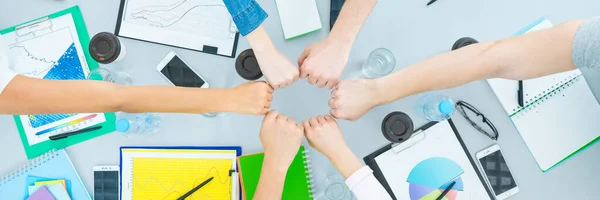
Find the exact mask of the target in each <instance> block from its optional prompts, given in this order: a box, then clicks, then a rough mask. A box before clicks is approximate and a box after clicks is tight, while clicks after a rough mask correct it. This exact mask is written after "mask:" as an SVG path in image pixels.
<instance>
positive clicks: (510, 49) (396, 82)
mask: <svg viewBox="0 0 600 200" xmlns="http://www.w3.org/2000/svg"><path fill="white" fill-rule="evenodd" d="M582 23H583V21H579V20H577V21H568V22H565V23H562V24H559V25H558V26H555V27H553V28H550V29H545V30H540V31H534V32H531V33H527V34H524V35H520V36H516V37H511V38H506V39H502V40H498V41H492V42H483V43H478V44H473V45H469V46H466V47H463V48H461V49H458V50H455V51H451V52H447V53H443V54H440V55H437V56H433V57H431V58H428V59H426V60H423V61H420V62H418V63H416V64H413V65H411V66H409V67H407V68H405V69H402V70H399V71H397V72H395V73H393V74H391V75H388V76H385V77H382V78H378V79H371V80H367V79H350V80H345V81H342V82H340V83H339V84H338V87H337V90H335V91H333V92H332V99H331V100H330V106H331V107H332V110H331V113H332V114H333V115H334V117H336V118H342V119H349V120H356V119H358V118H360V117H361V116H362V115H364V114H365V113H366V112H368V111H369V110H370V109H371V108H373V107H375V106H377V105H382V104H387V103H390V102H392V101H395V100H397V99H400V98H403V97H406V96H409V95H412V94H417V93H421V92H425V91H429V90H441V89H446V88H452V87H457V86H460V85H463V84H466V83H469V82H472V81H475V80H482V79H488V78H506V79H513V80H524V79H530V78H535V77H540V76H545V75H549V74H553V73H558V72H563V71H568V70H572V69H575V66H574V65H573V59H572V55H571V53H572V45H573V39H574V36H575V33H576V32H577V29H578V28H579V26H580V25H581V24H582ZM371 88H374V89H373V90H368V89H371ZM364 93H367V94H368V95H364V96H365V97H363V98H361V97H360V96H359V95H358V94H364ZM335 96H337V97H338V98H334V97H335ZM348 97H357V98H355V99H350V98H348Z"/></svg>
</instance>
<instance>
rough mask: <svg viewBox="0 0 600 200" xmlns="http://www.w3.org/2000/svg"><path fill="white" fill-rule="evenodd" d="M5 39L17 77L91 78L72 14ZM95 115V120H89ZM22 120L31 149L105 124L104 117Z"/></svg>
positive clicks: (41, 22)
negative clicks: (65, 134) (61, 135)
mask: <svg viewBox="0 0 600 200" xmlns="http://www.w3.org/2000/svg"><path fill="white" fill-rule="evenodd" d="M3 38H4V40H5V42H6V43H8V48H9V53H10V55H11V68H12V70H13V71H15V72H16V73H18V74H21V75H25V76H28V77H32V78H40V79H47V80H85V79H86V77H87V75H88V74H89V71H90V70H89V67H88V64H87V62H86V60H85V54H84V51H83V48H82V46H81V44H80V43H79V37H78V35H77V31H76V29H75V23H74V21H73V17H72V16H71V14H68V15H65V16H62V17H57V18H54V19H41V20H38V21H35V22H32V23H31V24H30V25H23V26H22V27H21V28H17V30H16V31H14V32H11V33H8V34H6V35H3ZM65 95H68V93H66V94H65ZM94 114H96V115H95V117H93V118H86V117H88V116H92V115H94ZM20 118H21V121H22V122H23V128H24V130H25V133H26V135H27V140H28V142H29V145H34V144H37V143H40V142H44V141H47V140H48V139H49V136H50V135H53V134H59V133H62V132H67V131H70V130H75V129H80V128H85V127H90V126H93V125H96V124H100V123H103V122H105V121H106V119H105V117H104V114H102V113H88V114H76V113H65V114H47V115H21V116H20ZM79 119H86V120H83V121H78V120H79ZM74 121H77V122H79V123H72V122H74ZM58 127H60V128H58Z"/></svg>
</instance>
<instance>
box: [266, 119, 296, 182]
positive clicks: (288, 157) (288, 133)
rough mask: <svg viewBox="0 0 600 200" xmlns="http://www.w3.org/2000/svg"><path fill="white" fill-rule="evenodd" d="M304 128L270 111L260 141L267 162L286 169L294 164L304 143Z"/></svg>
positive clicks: (292, 120)
mask: <svg viewBox="0 0 600 200" xmlns="http://www.w3.org/2000/svg"><path fill="white" fill-rule="evenodd" d="M303 132H304V127H302V125H301V124H296V121H294V119H292V118H288V117H287V116H285V115H283V114H280V113H278V112H277V111H270V112H269V113H267V115H266V116H265V119H264V120H263V124H262V129H261V130H260V141H261V142H262V145H263V148H264V150H265V160H269V161H271V162H275V163H277V166H279V167H282V168H284V167H285V169H286V171H287V168H288V167H289V166H290V164H292V161H293V160H294V157H296V154H297V153H298V149H299V148H300V143H301V142H302V133H303Z"/></svg>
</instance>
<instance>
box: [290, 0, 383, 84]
mask: <svg viewBox="0 0 600 200" xmlns="http://www.w3.org/2000/svg"><path fill="white" fill-rule="evenodd" d="M375 4H377V0H347V1H346V2H345V3H344V6H343V7H342V11H341V12H340V15H339V17H338V19H337V21H336V22H335V25H334V26H333V28H332V29H331V32H330V33H329V36H327V38H325V39H323V40H321V41H319V42H317V43H314V44H312V45H310V46H308V47H306V49H304V52H302V54H301V55H300V57H299V58H298V66H300V77H301V78H308V82H309V83H310V84H316V85H317V86H318V87H319V88H321V87H325V86H326V87H327V88H329V89H332V88H333V87H334V86H335V84H336V83H337V82H338V80H339V78H340V76H341V74H342V70H343V69H344V67H346V64H347V63H348V56H349V54H350V49H352V44H353V43H354V40H355V39H356V36H358V33H359V32H360V29H361V28H362V26H363V24H364V23H365V21H366V20H367V17H369V14H370V13H371V10H373V8H374V7H375Z"/></svg>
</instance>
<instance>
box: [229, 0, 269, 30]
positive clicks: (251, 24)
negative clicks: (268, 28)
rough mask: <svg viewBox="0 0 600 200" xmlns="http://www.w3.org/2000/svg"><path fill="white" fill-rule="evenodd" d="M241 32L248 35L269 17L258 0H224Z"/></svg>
mask: <svg viewBox="0 0 600 200" xmlns="http://www.w3.org/2000/svg"><path fill="white" fill-rule="evenodd" d="M223 2H224V3H225V6H226V7H227V10H228V11H229V14H231V18H232V19H233V22H234V23H235V25H236V26H237V28H238V30H239V31H240V34H242V36H246V35H248V34H250V33H251V32H252V31H254V29H256V28H257V27H258V26H260V24H262V23H263V21H265V19H266V18H267V16H268V15H267V13H266V12H265V11H264V10H263V9H262V8H261V7H260V5H259V4H258V3H257V2H256V0H223Z"/></svg>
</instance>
